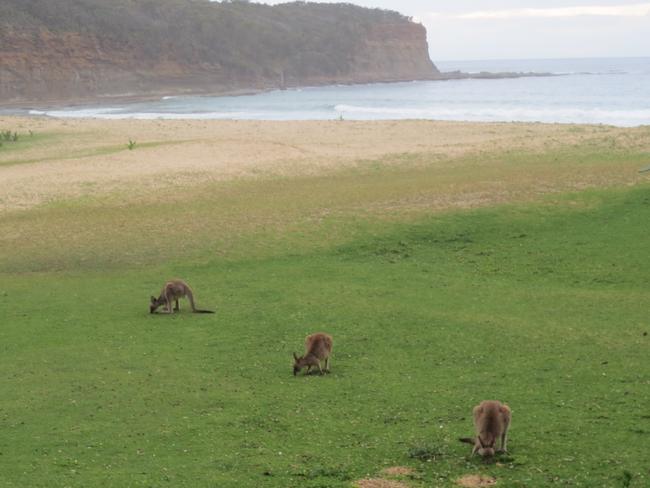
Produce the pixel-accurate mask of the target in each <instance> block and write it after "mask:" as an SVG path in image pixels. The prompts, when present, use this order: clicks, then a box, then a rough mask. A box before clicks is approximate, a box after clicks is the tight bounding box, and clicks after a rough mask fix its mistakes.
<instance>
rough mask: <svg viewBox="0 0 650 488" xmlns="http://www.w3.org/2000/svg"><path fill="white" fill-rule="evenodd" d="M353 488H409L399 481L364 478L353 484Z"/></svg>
mask: <svg viewBox="0 0 650 488" xmlns="http://www.w3.org/2000/svg"><path fill="white" fill-rule="evenodd" d="M354 486H356V487H357V488H409V485H407V484H406V483H403V482H401V481H395V480H386V479H383V478H364V479H362V480H359V481H357V482H355V484H354Z"/></svg>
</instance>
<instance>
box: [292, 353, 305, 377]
mask: <svg viewBox="0 0 650 488" xmlns="http://www.w3.org/2000/svg"><path fill="white" fill-rule="evenodd" d="M305 366H307V363H306V362H305V358H304V357H298V355H297V354H296V353H295V352H294V353H293V375H294V376H296V375H297V374H298V373H300V370H301V369H302V368H304V367H305Z"/></svg>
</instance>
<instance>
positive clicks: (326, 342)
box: [293, 332, 332, 376]
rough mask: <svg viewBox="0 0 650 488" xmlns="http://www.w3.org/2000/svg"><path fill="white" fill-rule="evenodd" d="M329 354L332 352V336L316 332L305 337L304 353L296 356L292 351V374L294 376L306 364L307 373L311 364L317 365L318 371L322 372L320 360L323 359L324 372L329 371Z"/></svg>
mask: <svg viewBox="0 0 650 488" xmlns="http://www.w3.org/2000/svg"><path fill="white" fill-rule="evenodd" d="M330 354H332V336H330V335H328V334H323V333H322V332H318V333H316V334H311V335H308V336H307V337H306V338H305V355H304V356H302V357H298V355H297V354H296V353H295V352H294V353H293V359H294V360H295V362H294V363H293V375H294V376H296V375H297V374H298V373H299V372H300V370H301V369H302V368H304V367H305V366H307V373H306V374H309V371H311V368H312V366H318V371H320V374H323V368H321V364H320V363H321V361H325V372H326V373H329V372H330Z"/></svg>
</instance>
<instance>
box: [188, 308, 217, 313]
mask: <svg viewBox="0 0 650 488" xmlns="http://www.w3.org/2000/svg"><path fill="white" fill-rule="evenodd" d="M193 312H194V313H214V310H201V309H200V308H197V309H196V310H193Z"/></svg>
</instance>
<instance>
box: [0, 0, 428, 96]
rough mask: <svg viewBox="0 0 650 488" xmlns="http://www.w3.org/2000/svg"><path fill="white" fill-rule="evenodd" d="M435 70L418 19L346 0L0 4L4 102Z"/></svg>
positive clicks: (416, 75)
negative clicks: (324, 0) (316, 0)
mask: <svg viewBox="0 0 650 488" xmlns="http://www.w3.org/2000/svg"><path fill="white" fill-rule="evenodd" d="M107 4H110V5H107ZM437 75H438V70H437V69H436V67H435V66H434V64H433V63H432V62H431V60H430V59H429V54H428V46H427V42H426V31H425V29H424V27H423V26H421V25H419V24H416V23H413V22H411V21H410V20H409V19H408V18H406V17H404V16H402V15H400V14H398V13H396V12H389V11H384V10H378V9H364V8H361V7H356V6H352V5H349V4H310V3H302V2H296V3H289V4H282V5H277V6H274V7H271V6H267V5H260V4H251V3H247V2H241V1H236V2H228V3H214V2H208V1H207V0H111V2H105V1H103V0H3V2H2V4H1V5H0V103H31V102H48V101H77V100H87V99H91V98H97V97H116V96H122V97H123V96H156V95H158V94H163V93H218V92H230V91H235V90H248V89H250V90H256V89H269V88H276V87H283V86H297V85H309V84H324V83H365V82H375V81H399V80H414V79H430V78H434V77H436V76H437Z"/></svg>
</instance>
